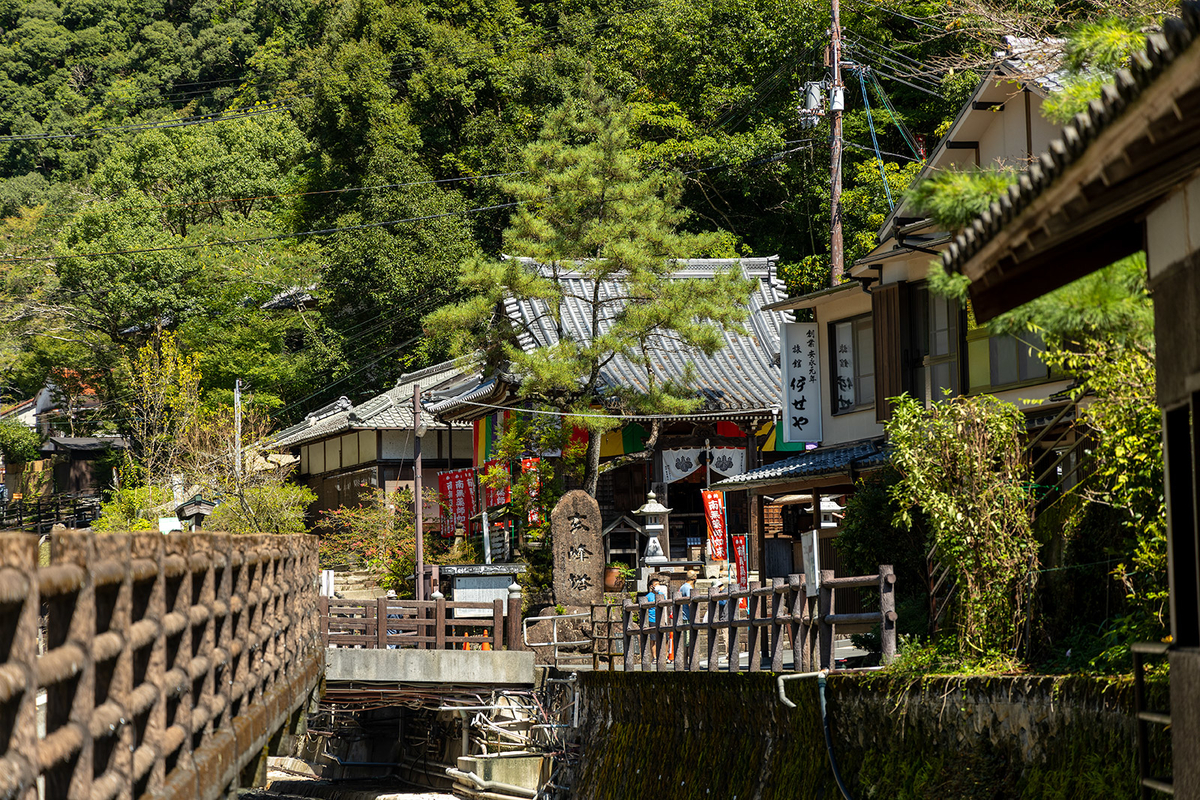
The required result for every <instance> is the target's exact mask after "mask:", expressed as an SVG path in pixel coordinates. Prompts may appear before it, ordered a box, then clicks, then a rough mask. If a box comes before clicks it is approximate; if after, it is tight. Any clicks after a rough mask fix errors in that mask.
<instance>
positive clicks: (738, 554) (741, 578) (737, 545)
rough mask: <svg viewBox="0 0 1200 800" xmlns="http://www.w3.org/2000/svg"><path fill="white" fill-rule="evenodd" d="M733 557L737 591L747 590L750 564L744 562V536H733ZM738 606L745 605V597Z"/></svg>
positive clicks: (742, 606) (743, 606)
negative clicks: (735, 566) (735, 568)
mask: <svg viewBox="0 0 1200 800" xmlns="http://www.w3.org/2000/svg"><path fill="white" fill-rule="evenodd" d="M733 558H734V561H735V562H736V563H737V585H738V591H739V592H744V591H747V590H748V589H749V588H750V569H749V566H750V565H749V564H747V563H746V537H745V536H734V537H733ZM738 607H739V608H745V607H746V601H745V599H743V600H741V601H739V603H738Z"/></svg>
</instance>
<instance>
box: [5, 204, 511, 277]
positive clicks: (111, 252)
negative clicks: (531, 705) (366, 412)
mask: <svg viewBox="0 0 1200 800" xmlns="http://www.w3.org/2000/svg"><path fill="white" fill-rule="evenodd" d="M527 202H529V201H527V200H517V201H515V202H512V203H500V204H497V205H494V206H483V207H481V208H468V209H464V210H463V211H447V212H446V213H444V214H429V215H427V216H424V217H408V218H407V219H389V220H384V221H383V222H368V223H364V224H362V225H347V226H343V227H340V228H322V229H320V230H312V231H293V232H292V233H278V234H273V235H271V236H255V237H252V238H249V239H222V240H218V241H212V242H197V243H196V244H180V245H169V246H165V247H142V248H136V249H130V250H107V251H101V252H94V253H67V254H63V255H54V256H24V257H17V258H0V264H16V263H23V262H27V261H55V260H60V259H68V258H100V257H103V256H128V255H140V254H143V253H164V252H168V251H175V250H198V249H201V248H205V247H226V246H231V245H239V244H257V243H259V242H270V241H277V240H280V239H295V238H298V237H301V236H325V235H328V234H332V233H345V232H348V231H362V230H367V229H370V228H386V227H390V226H392V225H403V224H405V223H411V222H429V221H430V220H435V219H445V218H446V217H456V216H460V215H464V214H478V213H482V212H484V211H496V210H498V209H502V208H513V207H514V206H519V205H522V204H524V203H527Z"/></svg>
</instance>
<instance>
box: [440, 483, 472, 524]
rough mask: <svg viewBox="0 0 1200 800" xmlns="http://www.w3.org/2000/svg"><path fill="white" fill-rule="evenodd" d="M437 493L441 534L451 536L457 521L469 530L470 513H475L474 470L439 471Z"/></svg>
mask: <svg viewBox="0 0 1200 800" xmlns="http://www.w3.org/2000/svg"><path fill="white" fill-rule="evenodd" d="M438 493H439V494H440V495H441V496H442V520H443V522H442V536H446V537H449V536H453V535H454V529H455V528H456V527H458V525H459V523H462V526H463V529H464V530H468V531H469V525H470V520H471V515H472V514H473V513H475V470H473V469H453V470H448V471H446V472H439V473H438Z"/></svg>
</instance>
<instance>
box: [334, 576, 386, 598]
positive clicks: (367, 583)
mask: <svg viewBox="0 0 1200 800" xmlns="http://www.w3.org/2000/svg"><path fill="white" fill-rule="evenodd" d="M333 591H334V592H336V593H337V594H338V595H340V596H341V597H343V598H345V599H346V600H374V599H375V598H376V597H383V596H384V595H386V594H387V590H386V589H381V588H379V584H378V583H377V582H376V579H375V574H374V573H372V572H371V571H369V570H365V569H358V570H345V571H340V570H339V571H338V572H335V573H334V575H333Z"/></svg>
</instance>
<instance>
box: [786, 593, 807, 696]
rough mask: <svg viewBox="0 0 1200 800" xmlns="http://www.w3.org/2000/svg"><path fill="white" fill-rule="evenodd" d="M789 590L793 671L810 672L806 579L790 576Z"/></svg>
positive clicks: (789, 634)
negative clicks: (807, 652)
mask: <svg viewBox="0 0 1200 800" xmlns="http://www.w3.org/2000/svg"><path fill="white" fill-rule="evenodd" d="M788 589H789V591H790V595H791V609H792V619H791V622H790V623H789V625H788V637H789V638H790V639H791V642H792V669H793V670H795V671H796V672H808V668H807V667H808V665H807V664H805V663H804V655H805V651H804V644H803V642H804V640H803V639H802V638H801V637H802V636H803V635H804V599H805V595H804V579H803V578H801V577H800V576H799V575H797V574H796V573H794V572H793V573H792V574H790V575H788Z"/></svg>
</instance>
